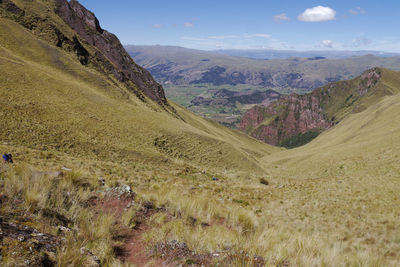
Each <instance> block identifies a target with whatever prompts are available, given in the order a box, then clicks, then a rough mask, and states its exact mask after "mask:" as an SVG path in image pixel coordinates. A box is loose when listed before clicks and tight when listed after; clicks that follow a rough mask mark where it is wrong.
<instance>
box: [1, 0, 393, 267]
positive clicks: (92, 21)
mask: <svg viewBox="0 0 400 267" xmlns="http://www.w3.org/2000/svg"><path fill="white" fill-rule="evenodd" d="M139 37H140V36H139ZM174 49H177V48H174ZM166 51H169V48H168V49H167V50H166ZM180 51H181V50H180V49H178V52H179V53H177V54H176V56H178V55H180V56H181V57H182V58H181V59H182V60H183V59H184V58H185V54H184V53H183V52H180ZM160 53H161V52H160ZM163 53H166V52H162V53H161V54H163ZM199 53H200V52H199ZM129 54H131V55H132V51H131V50H130V49H129V47H128V48H127V51H126V50H125V49H124V47H123V46H122V45H121V43H120V41H119V39H118V38H117V37H116V36H115V35H114V34H112V33H110V32H108V31H107V30H105V29H103V28H102V27H101V24H100V21H99V20H98V18H97V17H96V16H95V15H94V13H92V12H91V11H89V10H88V9H87V8H86V7H84V6H83V5H82V4H80V3H79V2H78V1H76V0H71V1H66V0H37V1H27V0H2V1H0V90H1V98H0V107H1V109H0V112H1V115H2V116H0V125H1V131H0V150H1V151H2V153H4V152H5V153H12V155H13V159H14V163H13V164H11V163H7V162H2V163H1V164H0V265H1V266H87V267H89V266H90V267H98V266H177V265H180V266H217V265H218V266H398V265H399V263H400V253H399V251H400V229H399V227H398V222H399V219H400V214H399V210H398V207H399V206H400V198H399V194H398V192H399V191H400V181H399V173H400V167H399V166H400V138H399V137H400V94H399V90H400V74H399V72H397V71H396V69H397V68H396V65H397V60H398V59H397V58H395V57H393V58H380V57H375V56H363V57H356V58H351V59H343V60H345V62H346V63H343V62H344V61H340V60H342V59H340V60H339V59H338V61H334V62H335V64H336V63H337V64H338V65H336V67H335V66H332V65H330V64H331V63H332V62H331V61H328V60H322V61H321V65H318V67H317V65H315V64H316V63H315V61H312V62H311V61H310V60H306V59H299V62H297V63H296V64H292V63H293V62H292V63H289V61H290V60H283V61H279V60H278V61H276V62H275V61H273V62H274V64H277V65H281V66H282V68H284V67H287V65H285V64H288V65H290V66H292V67H293V69H296V68H300V65H301V64H304V65H303V66H301V68H303V67H304V66H312V67H310V70H309V71H307V72H306V71H304V73H303V74H301V78H300V77H297V76H296V75H297V74H296V75H294V74H292V73H286V71H285V73H286V74H282V72H279V71H280V70H279V68H278V67H276V73H274V77H275V78H274V80H273V81H274V82H277V81H281V80H282V82H283V83H282V84H280V83H277V84H274V86H271V90H270V89H269V86H267V85H265V84H263V83H264V80H268V79H261V78H260V77H261V76H257V77H254V79H253V78H244V79H245V80H246V83H241V82H238V83H236V82H235V81H236V80H234V78H235V79H236V78H237V77H239V78H240V77H242V76H241V75H239V74H238V75H236V74H235V75H233V74H232V73H233V72H232V73H231V74H232V75H230V74H229V75H230V76H229V75H228V74H227V73H228V72H230V71H231V69H230V67H227V66H224V65H223V64H222V60H224V61H225V60H227V61H228V60H229V61H230V60H235V62H236V63H237V68H239V67H240V68H247V67H248V66H250V65H253V63H254V62H256V61H257V60H256V61H254V60H253V59H244V58H239V57H234V58H233V59H232V57H230V56H229V58H228V56H223V55H218V56H215V59H214V58H210V57H211V55H209V54H208V53H205V54H201V55H200V56H199V57H198V58H200V59H202V60H203V59H209V60H210V61H201V62H204V64H210V65H207V66H206V67H205V66H203V65H201V66H200V67H198V69H197V70H194V69H195V65H196V66H197V64H198V63H199V62H198V61H197V59H195V60H194V61H191V59H192V57H188V58H187V59H186V60H187V61H188V63H187V65H185V64H183V65H181V66H175V65H174V64H170V65H171V66H174V68H176V69H174V68H170V67H168V68H162V69H161V70H160V72H159V73H161V74H164V73H165V72H173V75H172V76H168V77H169V78H165V80H163V79H164V78H162V77H161V76H159V75H158V74H157V73H156V74H157V75H156V74H154V72H153V74H154V78H153V76H152V75H151V72H152V71H154V68H157V65H158V64H159V63H160V62H158V61H155V62H154V63H151V62H148V65H147V64H143V62H140V60H138V58H137V56H140V55H136V56H135V55H133V57H134V59H132V58H131V57H130V56H129ZM206 56H207V57H206ZM213 56H214V54H213ZM163 60H164V59H163ZM214 60H221V62H220V63H218V64H216V65H217V66H221V68H225V69H224V70H223V71H222V69H220V68H217V69H212V68H213V67H212V66H214ZM353 60H354V62H353ZM318 61H319V60H318ZM193 62H194V63H193ZM210 62H211V63H210ZM257 62H258V61H257ZM285 62H286V63H285ZM340 62H342V63H340ZM352 62H353V63H352ZM360 62H365V64H364V65H363V64H360ZM379 62H380V63H379ZM152 64H153V65H152ZM162 64H167V65H168V64H169V63H167V62H164V63H162ZM192 64H193V65H192ZM201 64H203V63H201ZM299 64H300V65H299ZM325 64H326V65H325ZM342 64H344V65H346V66H350V67H348V68H347V69H346V68H343V65H342ZM254 65H255V67H257V68H260V69H261V65H257V64H255V63H254ZM381 65H384V66H385V67H386V68H382V67H380V66H381ZM141 66H146V68H148V69H149V71H147V70H146V69H145V68H143V67H141ZM152 66H153V67H152ZM354 66H356V67H357V68H354V69H353V72H350V73H347V72H348V71H349V68H352V67H354ZM209 67H211V68H209ZM271 68H272V67H271ZM273 68H274V69H275V67H273ZM312 68H318V70H321V71H326V73H329V75H328V76H324V77H325V78H323V80H318V79H311V77H313V71H312ZM391 68H392V69H393V70H391ZM199 69H200V70H201V71H200V72H199ZM338 69H340V71H337V70H338ZM232 70H233V68H232ZM175 71H176V72H175ZM179 71H183V72H180V74H177V75H182V77H178V76H174V75H175V74H174V73H178V72H179ZM191 71H193V72H191ZM237 71H239V70H237ZM240 71H242V70H240ZM260 71H261V70H260ZM274 71H275V70H274ZM202 73H203V74H205V73H206V75H205V76H204V75H203V76H202ZM260 73H261V72H260ZM326 73H325V74H326ZM337 73H340V75H343V76H340V78H339V77H338V78H335V79H334V80H332V81H328V80H326V77H332V76H331V74H335V75H338V74H337ZM253 74H254V73H253ZM253 74H249V75H248V76H246V77H252V75H253ZM320 74H321V72H318V73H317V74H315V75H318V76H319V75H320ZM192 75H193V76H192ZM260 75H261V74H260ZM225 76H226V77H227V76H229V78H227V79H225ZM170 77H175V78H176V83H175V82H174V83H173V84H172V83H171V84H169V83H167V84H166V82H168V81H171V82H172V78H170ZM214 77H218V79H220V78H221V77H222V78H223V79H222V82H219V81H216V82H215V84H214V82H211V83H209V82H208V81H212V78H214ZM279 77H280V78H279ZM283 77H286V78H283ZM288 77H289V78H290V77H293V79H289V78H288ZM296 77H297V78H296ZM335 77H336V76H335ZM239 78H238V79H239ZM278 78H279V79H278ZM349 78H351V79H349ZM207 79H210V80H207ZM218 79H217V80H218ZM240 79H241V78H240ZM285 79H287V80H286V81H284V80H285ZM339 79H349V80H344V81H337V80H339ZM205 80H207V83H203V82H204V81H205ZM183 81H185V82H183ZM187 81H189V83H188V84H189V85H190V86H191V87H189V88H192V89H193V91H189V92H187V93H185V91H184V90H185V88H186V89H187V88H188V87H185V86H186V84H187V83H186V82H187ZM190 81H199V83H193V82H192V83H191V82H190ZM200 81H201V83H200ZM257 81H260V83H258V82H257ZM293 81H295V82H294V84H296V86H297V85H299V87H296V86H295V87H293V88H292V87H290V88H289V87H286V86H288V83H292V82H293ZM181 82H182V83H181ZM247 82H248V83H247ZM319 82H321V84H319ZM331 82H332V83H331ZM305 84H307V86H305ZM317 84H318V86H317ZM228 85H229V86H228ZM292 85H293V84H292ZM292 85H291V86H292ZM303 85H304V86H305V87H302V86H303ZM320 85H322V87H320ZM175 86H176V87H175ZM308 86H310V87H308ZM317 87H318V88H317ZM172 88H178V89H176V90H173V89H172ZM315 88H317V89H316V90H313V91H311V89H315ZM164 89H165V90H166V92H164ZM248 89H250V90H248ZM272 89H273V90H274V91H272ZM196 90H197V91H196ZM285 90H286V91H285ZM168 91H169V92H168ZM306 91H307V93H306V94H294V93H293V92H306ZM289 92H291V93H292V94H287V95H283V94H282V93H289ZM281 94H282V95H281ZM170 95H174V96H175V97H176V98H172V97H171V98H169V96H170ZM174 99H180V100H179V101H177V102H178V103H176V102H175V101H174ZM190 105H192V106H191V107H190V109H192V110H195V111H196V112H198V113H203V114H207V116H210V117H212V116H217V115H220V114H224V113H223V112H225V115H226V116H231V114H235V115H238V117H235V118H232V120H230V121H229V120H226V118H227V117H226V116H225V117H224V116H223V117H219V119H218V120H221V121H223V120H226V121H225V122H226V123H227V124H231V125H230V126H231V127H233V126H234V125H233V124H236V123H238V121H237V119H238V118H239V115H241V114H244V113H245V111H246V110H248V111H247V113H246V115H244V119H243V120H242V121H241V123H240V125H239V126H240V127H241V128H242V130H243V131H246V133H245V132H243V131H238V130H234V129H231V128H228V127H224V126H223V125H221V124H220V123H217V122H215V121H212V120H209V119H206V118H203V117H202V116H199V115H197V114H195V113H194V112H192V111H190V110H188V109H186V107H189V106H190ZM196 109H199V110H196ZM213 109H214V110H213ZM207 112H208V113H207ZM275 132H276V134H275ZM278 132H280V133H281V135H278V134H277V133H278ZM308 132H318V136H311V137H312V138H311V137H309V136H306V137H304V136H301V137H300V138H299V139H308V138H309V139H310V140H307V141H310V142H308V143H307V144H303V143H302V146H300V147H296V148H293V149H286V148H284V147H278V146H275V145H277V144H280V143H282V142H283V141H287V140H286V139H288V137H292V136H297V135H299V134H307V133H308ZM247 133H248V134H249V135H250V136H249V135H247ZM265 133H274V134H272V135H268V134H265ZM255 137H256V138H259V139H261V140H262V141H264V142H262V141H261V140H257V139H256V138H255ZM270 137H271V139H268V138H270ZM311 139H312V140H311ZM291 141H292V142H288V144H289V145H293V144H295V145H298V144H299V142H300V143H301V142H302V141H304V140H300V141H296V140H295V141H296V142H295V141H293V140H291ZM267 143H270V144H267Z"/></svg>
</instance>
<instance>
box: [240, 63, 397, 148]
mask: <svg viewBox="0 0 400 267" xmlns="http://www.w3.org/2000/svg"><path fill="white" fill-rule="evenodd" d="M397 76H398V73H396V72H393V71H389V70H386V69H379V68H374V69H371V70H368V71H366V72H364V73H363V74H362V75H361V76H360V77H357V78H355V79H353V80H349V81H340V82H336V83H330V84H328V85H326V86H324V87H321V88H319V89H316V90H314V91H313V92H312V93H308V94H304V95H298V94H291V95H288V96H283V97H281V98H280V99H279V100H278V101H275V102H273V103H271V104H270V105H268V106H266V107H261V106H256V107H253V108H251V109H250V110H248V111H247V112H246V114H245V115H244V116H243V118H242V120H241V122H240V129H241V130H243V131H245V132H247V133H249V134H250V135H251V136H253V137H255V138H257V139H259V140H262V141H264V142H266V143H269V144H273V145H277V144H281V145H284V146H289V147H293V146H298V145H303V144H304V142H307V141H309V140H310V139H312V138H315V137H316V136H317V135H318V133H319V132H321V131H324V130H327V129H329V128H331V127H333V126H334V125H336V124H337V123H338V122H340V121H341V120H342V119H343V118H344V117H346V116H347V115H348V114H350V113H354V112H360V111H362V110H364V109H366V108H367V107H368V106H369V105H371V104H373V103H376V102H377V101H379V100H380V99H381V98H382V97H383V96H386V95H393V94H396V93H397V92H398V89H397V88H398V86H397V84H396V87H391V86H390V85H389V84H388V83H387V81H388V80H389V81H390V80H394V81H396V82H400V80H399V79H398V78H397Z"/></svg>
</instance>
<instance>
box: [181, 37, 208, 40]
mask: <svg viewBox="0 0 400 267" xmlns="http://www.w3.org/2000/svg"><path fill="white" fill-rule="evenodd" d="M181 39H182V40H188V41H204V40H206V39H204V38H198V37H186V36H183V37H181Z"/></svg>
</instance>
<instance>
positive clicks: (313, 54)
mask: <svg viewBox="0 0 400 267" xmlns="http://www.w3.org/2000/svg"><path fill="white" fill-rule="evenodd" d="M214 52H216V53H219V54H223V55H229V56H236V57H247V58H254V59H287V58H290V57H300V58H309V59H311V60H312V59H314V60H319V59H325V58H331V59H338V58H349V57H359V56H366V55H374V56H379V57H394V56H399V54H398V53H388V52H382V51H368V50H366V51H335V50H333V51H329V50H323V51H295V50H274V49H221V50H215V51H214Z"/></svg>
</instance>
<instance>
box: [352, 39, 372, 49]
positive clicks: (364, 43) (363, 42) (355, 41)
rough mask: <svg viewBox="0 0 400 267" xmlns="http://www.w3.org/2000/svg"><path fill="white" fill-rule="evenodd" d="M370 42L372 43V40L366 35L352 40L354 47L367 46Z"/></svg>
mask: <svg viewBox="0 0 400 267" xmlns="http://www.w3.org/2000/svg"><path fill="white" fill-rule="evenodd" d="M370 44H372V40H370V39H367V38H364V37H357V38H354V39H353V41H352V45H353V46H354V47H360V46H367V45H370Z"/></svg>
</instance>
